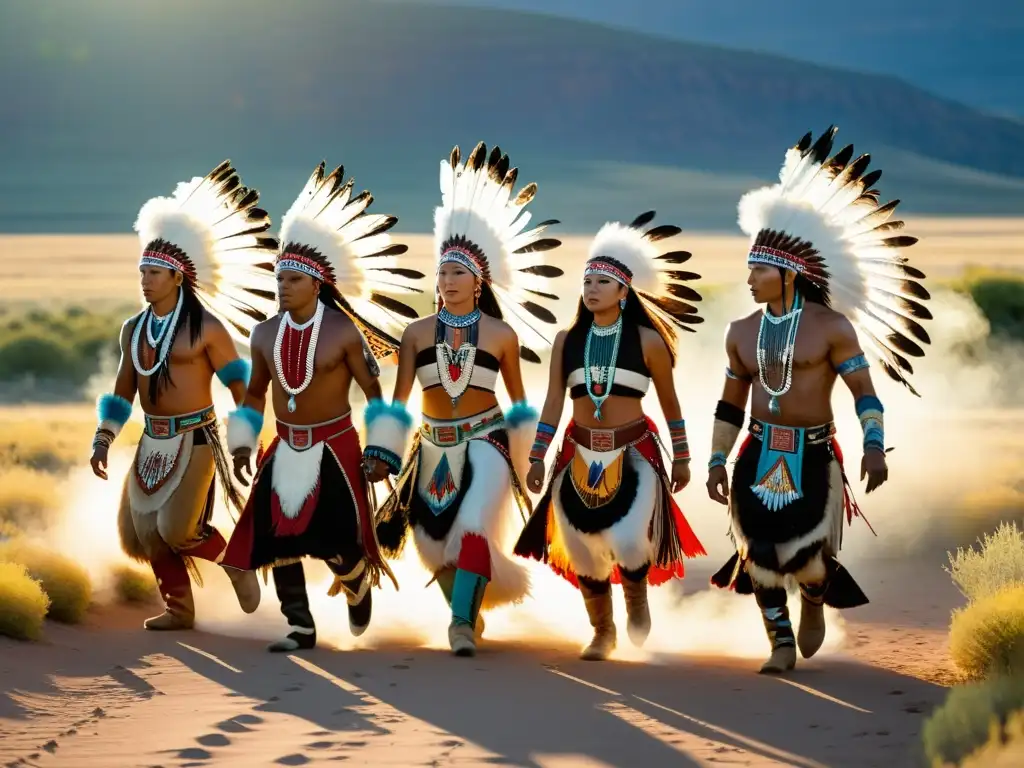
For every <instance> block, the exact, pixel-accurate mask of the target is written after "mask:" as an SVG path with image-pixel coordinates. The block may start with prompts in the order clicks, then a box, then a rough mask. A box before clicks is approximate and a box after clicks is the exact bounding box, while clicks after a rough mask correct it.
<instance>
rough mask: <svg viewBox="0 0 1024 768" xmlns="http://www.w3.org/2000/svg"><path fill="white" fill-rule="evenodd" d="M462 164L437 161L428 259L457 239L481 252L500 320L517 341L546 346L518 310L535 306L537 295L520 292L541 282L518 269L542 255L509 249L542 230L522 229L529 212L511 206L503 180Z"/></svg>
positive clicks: (527, 317) (532, 320)
mask: <svg viewBox="0 0 1024 768" xmlns="http://www.w3.org/2000/svg"><path fill="white" fill-rule="evenodd" d="M467 161H468V160H460V162H459V163H458V165H457V166H456V167H455V168H452V166H451V163H450V162H449V161H448V160H444V161H442V162H441V167H440V189H441V205H440V206H439V207H438V208H436V209H435V211H434V256H435V258H436V259H439V258H440V256H441V253H442V246H443V245H444V243H445V242H447V241H448V240H450V239H452V238H455V237H459V236H462V237H464V238H466V240H468V241H470V242H471V243H472V244H473V245H475V246H476V247H477V249H478V250H479V251H480V252H482V253H483V255H484V258H485V259H486V261H487V267H488V271H489V273H490V278H491V287H492V288H493V289H494V294H495V297H496V298H497V300H498V303H499V305H500V306H501V310H502V314H503V315H504V317H505V319H506V321H507V322H508V323H509V325H511V326H512V328H513V329H514V330H515V331H516V333H517V335H519V336H520V337H521V338H520V341H521V342H522V343H523V344H525V345H526V346H528V347H531V348H533V349H534V350H536V351H539V350H542V349H545V348H546V347H548V346H550V344H551V340H550V339H548V338H547V336H546V335H545V334H543V333H541V332H540V330H539V329H538V328H537V327H536V323H537V322H538V321H537V320H536V319H535V318H534V317H533V316H532V315H530V313H529V312H527V311H526V310H524V309H523V308H522V307H520V306H519V301H522V300H526V299H527V298H528V299H529V300H530V301H532V302H534V303H537V304H540V303H542V302H543V299H540V298H539V297H537V296H533V295H530V296H528V297H527V296H526V294H524V293H523V291H524V290H525V289H526V288H533V289H535V290H543V288H538V285H539V284H543V282H544V281H545V278H539V277H538V276H536V275H529V274H526V273H524V272H521V271H520V270H521V269H523V268H524V267H529V266H536V265H539V264H543V263H545V260H544V257H543V254H540V253H528V254H522V255H517V254H516V253H515V251H517V250H519V249H521V248H525V247H527V246H529V245H531V244H532V243H535V242H537V241H538V240H540V239H541V235H542V233H543V232H544V230H545V229H546V228H547V227H546V226H544V227H535V228H534V229H532V230H528V229H527V227H528V225H529V223H530V220H531V218H532V214H531V213H530V212H529V211H527V210H526V205H528V203H519V204H517V203H516V198H514V197H513V196H512V194H511V193H512V184H511V183H509V184H506V183H505V181H506V179H510V178H511V174H510V173H509V174H506V177H505V178H502V179H497V180H496V179H494V178H492V176H491V169H490V168H489V167H488V165H487V164H486V163H485V164H484V165H483V166H482V167H481V168H480V170H479V171H474V170H472V168H469V169H467V167H466V163H467Z"/></svg>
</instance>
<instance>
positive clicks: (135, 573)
mask: <svg viewBox="0 0 1024 768" xmlns="http://www.w3.org/2000/svg"><path fill="white" fill-rule="evenodd" d="M113 576H114V594H115V595H117V600H118V602H121V603H128V604H132V603H149V602H153V601H154V600H156V597H157V594H158V592H157V588H156V579H155V578H154V577H153V574H152V573H151V572H150V571H143V570H142V569H140V568H135V567H133V566H131V565H119V566H116V567H115V568H114V570H113Z"/></svg>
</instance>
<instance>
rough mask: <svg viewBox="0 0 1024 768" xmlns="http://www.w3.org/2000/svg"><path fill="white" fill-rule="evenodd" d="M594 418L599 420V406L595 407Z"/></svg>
mask: <svg viewBox="0 0 1024 768" xmlns="http://www.w3.org/2000/svg"><path fill="white" fill-rule="evenodd" d="M594 418H595V419H597V420H598V421H600V420H601V406H597V410H595V411H594Z"/></svg>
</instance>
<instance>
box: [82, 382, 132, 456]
mask: <svg viewBox="0 0 1024 768" xmlns="http://www.w3.org/2000/svg"><path fill="white" fill-rule="evenodd" d="M131 415H132V404H131V403H129V402H128V401H127V400H125V399H124V398H123V397H121V396H120V395H114V394H109V393H108V394H105V395H100V398H99V400H97V401H96V416H97V418H98V420H99V424H97V426H96V434H95V436H94V437H93V439H92V447H93V450H95V449H96V448H98V447H101V446H102V447H103V448H109V447H110V446H111V444H112V443H113V442H114V440H115V439H116V438H117V436H118V435H119V434H121V429H122V428H123V427H124V425H125V424H126V423H127V422H128V419H130V418H131Z"/></svg>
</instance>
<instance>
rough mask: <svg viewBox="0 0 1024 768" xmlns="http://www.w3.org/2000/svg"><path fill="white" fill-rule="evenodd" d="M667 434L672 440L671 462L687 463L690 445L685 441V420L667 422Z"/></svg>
mask: <svg viewBox="0 0 1024 768" xmlns="http://www.w3.org/2000/svg"><path fill="white" fill-rule="evenodd" d="M668 434H669V436H670V437H671V438H672V461H689V460H690V445H689V443H688V442H687V441H686V419H679V420H678V421H670V422H668Z"/></svg>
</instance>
